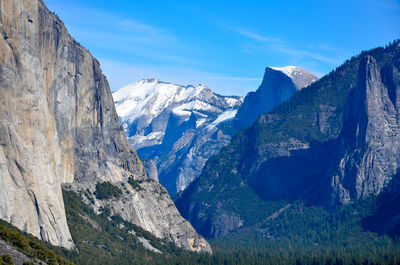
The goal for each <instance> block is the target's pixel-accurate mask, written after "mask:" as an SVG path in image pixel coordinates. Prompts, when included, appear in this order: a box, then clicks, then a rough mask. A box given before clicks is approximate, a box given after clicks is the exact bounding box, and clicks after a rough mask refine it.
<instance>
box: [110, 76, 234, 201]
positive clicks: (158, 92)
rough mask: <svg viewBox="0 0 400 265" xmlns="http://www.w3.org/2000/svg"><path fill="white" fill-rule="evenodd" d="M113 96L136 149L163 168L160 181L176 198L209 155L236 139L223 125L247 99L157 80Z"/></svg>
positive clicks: (137, 83) (151, 80)
mask: <svg viewBox="0 0 400 265" xmlns="http://www.w3.org/2000/svg"><path fill="white" fill-rule="evenodd" d="M113 97H114V100H115V104H116V109H117V112H118V115H119V116H120V119H121V122H122V124H123V127H124V129H125V131H126V134H127V136H128V138H129V140H130V142H131V144H132V146H133V147H134V148H135V149H136V150H137V151H138V154H139V156H140V157H141V158H142V159H146V160H152V161H153V162H154V163H155V164H156V165H157V169H158V177H159V180H160V183H161V184H163V185H164V186H165V187H166V188H167V190H168V191H169V193H170V194H171V196H172V195H174V194H175V193H176V192H177V191H181V190H183V189H185V188H186V186H187V185H188V184H189V183H190V182H192V181H193V180H194V179H195V178H197V177H198V175H199V174H200V173H201V170H202V168H203V166H204V164H205V162H206V161H207V159H208V157H210V156H211V155H213V154H215V153H216V152H218V151H219V150H220V149H221V148H222V147H223V146H224V145H226V144H228V142H229V139H230V137H229V136H228V135H227V134H225V133H223V132H222V131H221V130H219V128H218V125H220V124H221V123H223V122H226V121H228V120H230V119H232V118H233V116H234V115H235V113H236V109H237V108H238V107H239V106H240V104H241V103H242V98H241V97H234V96H232V97H227V96H220V95H217V94H215V93H213V92H212V91H211V90H210V89H209V88H208V87H206V86H203V85H199V86H198V87H194V86H192V85H188V86H180V85H175V84H170V83H165V82H161V81H159V80H157V79H145V80H141V81H138V82H136V83H134V84H131V85H128V86H126V87H123V88H121V89H119V90H117V91H116V92H114V93H113ZM149 169H150V168H149ZM152 172H154V170H152ZM148 173H150V172H148Z"/></svg>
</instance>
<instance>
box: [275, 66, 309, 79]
mask: <svg viewBox="0 0 400 265" xmlns="http://www.w3.org/2000/svg"><path fill="white" fill-rule="evenodd" d="M270 68H271V69H274V70H276V71H280V72H282V73H284V74H285V75H287V76H288V77H290V78H293V77H294V72H295V71H296V70H297V71H299V70H300V71H301V70H302V69H301V68H300V67H297V66H293V65H289V66H284V67H270Z"/></svg>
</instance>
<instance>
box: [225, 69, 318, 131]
mask: <svg viewBox="0 0 400 265" xmlns="http://www.w3.org/2000/svg"><path fill="white" fill-rule="evenodd" d="M317 80H318V78H317V77H316V76H314V75H313V74H311V73H310V72H308V71H306V70H304V69H301V68H299V67H296V66H286V67H282V68H278V67H267V68H266V69H265V74H264V79H263V81H262V83H261V85H260V87H259V88H258V89H257V91H255V92H250V93H248V94H247V96H246V97H245V99H244V102H243V105H242V106H241V107H240V108H239V110H238V112H237V114H236V116H235V119H234V121H233V122H234V126H235V128H236V129H237V130H238V129H241V128H244V127H249V126H250V125H252V124H253V123H254V122H255V121H256V119H257V118H258V117H260V115H261V114H264V113H267V112H268V111H270V110H271V109H273V108H274V107H275V106H277V105H279V104H281V103H282V102H284V101H286V100H288V99H289V98H290V97H291V96H292V95H293V94H294V93H296V92H297V91H299V90H300V89H302V88H303V87H306V86H308V85H310V84H312V83H314V82H315V81H317Z"/></svg>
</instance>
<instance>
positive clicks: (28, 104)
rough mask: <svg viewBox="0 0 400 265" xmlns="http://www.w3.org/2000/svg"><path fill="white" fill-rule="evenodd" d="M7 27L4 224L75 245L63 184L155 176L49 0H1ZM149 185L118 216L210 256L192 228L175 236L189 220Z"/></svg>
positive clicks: (1, 159) (2, 109) (1, 21)
mask: <svg viewBox="0 0 400 265" xmlns="http://www.w3.org/2000/svg"><path fill="white" fill-rule="evenodd" d="M0 30H1V33H2V36H1V38H0V218H2V219H4V220H6V221H8V222H10V223H12V224H13V225H15V226H17V227H18V228H20V229H22V230H24V231H27V232H29V233H32V234H33V235H35V236H37V237H39V238H41V239H43V240H46V241H48V242H50V243H51V244H53V245H59V246H63V247H66V248H72V247H73V246H74V244H73V241H72V238H71V235H70V233H69V230H68V225H67V222H66V218H65V210H64V203H63V198H62V193H61V184H63V183H69V184H70V185H71V186H74V187H75V189H79V188H80V187H86V186H93V185H94V184H95V183H96V182H99V181H110V182H112V183H115V184H116V185H122V184H121V183H125V182H126V181H127V179H128V178H129V177H131V178H134V179H137V180H145V179H147V177H146V174H145V170H144V167H143V165H142V163H141V162H140V160H139V158H138V156H137V154H136V152H135V151H134V150H133V148H132V147H131V146H130V144H129V143H128V141H127V140H126V138H125V135H124V132H123V129H122V126H121V124H120V123H119V119H118V116H117V114H116V111H115V107H114V104H113V98H112V95H111V92H110V89H109V86H108V83H107V80H106V78H105V77H104V76H103V75H102V73H101V70H100V66H99V63H98V61H97V60H96V59H94V58H93V57H92V56H91V54H90V53H89V52H88V51H87V50H86V49H85V48H83V47H82V46H80V45H79V43H77V42H76V41H75V40H74V39H73V38H72V37H71V36H70V35H69V34H68V32H67V30H66V28H65V27H64V25H63V23H62V21H61V20H60V19H59V18H58V17H57V16H56V15H54V14H53V13H51V12H50V11H49V10H48V9H47V7H46V6H45V5H44V3H43V1H42V0H26V1H14V0H4V1H1V3H0ZM147 186H148V188H149V190H148V191H146V190H143V191H141V192H140V193H143V194H142V195H143V196H141V195H139V192H138V193H136V194H135V196H133V195H132V196H130V197H126V198H125V200H124V202H119V201H110V202H109V204H110V205H121V203H122V204H124V208H123V209H120V210H119V211H115V213H118V214H120V215H121V216H123V217H125V218H127V219H129V220H131V221H133V222H136V223H137V224H138V225H140V226H143V227H144V228H145V229H146V228H148V227H152V229H149V230H150V232H152V233H154V234H155V235H157V236H159V237H166V238H170V239H171V240H172V241H174V242H175V243H177V244H178V245H181V246H185V247H186V248H188V249H191V248H196V250H199V251H210V250H211V249H210V247H209V245H208V243H207V242H206V241H205V240H204V239H203V238H201V237H199V236H198V235H197V234H196V232H195V231H194V230H193V228H192V227H191V226H190V224H186V225H185V227H183V226H181V227H180V228H182V230H179V229H180V228H176V229H175V230H168V229H167V227H168V226H169V224H171V223H173V222H175V223H185V220H184V219H183V218H182V217H180V215H179V214H178V213H177V212H176V211H175V212H174V209H175V208H174V207H173V206H171V207H169V208H163V206H165V204H171V205H173V203H172V201H171V199H170V198H169V197H168V196H163V197H159V196H158V195H156V194H153V193H152V191H154V190H155V189H162V187H161V186H160V184H158V183H156V182H154V183H153V182H152V183H151V184H148V185H147ZM147 186H146V187H147ZM140 203H141V205H142V206H141V208H140V211H139V210H138V209H136V208H135V207H136V204H140ZM110 207H111V206H110ZM115 207H117V206H115ZM134 211H137V212H140V213H138V215H146V216H151V215H152V214H153V213H154V214H155V216H157V218H159V219H157V220H155V219H156V218H155V219H145V218H142V219H141V220H140V221H137V219H135V218H133V217H128V214H127V213H128V212H134ZM165 211H170V212H172V214H171V213H169V212H168V213H167V212H165ZM138 218H139V217H138ZM160 223H162V224H163V225H160V226H159V224H160ZM158 229H159V230H158ZM182 234H183V235H185V237H186V238H184V237H180V236H181V235H182ZM180 240H186V241H185V242H181V241H180ZM188 241H190V242H191V241H193V242H194V243H193V244H192V245H190V244H188ZM199 242H200V243H199ZM196 244H197V245H196ZM189 245H190V246H189ZM198 246H199V247H198ZM197 247H198V248H197Z"/></svg>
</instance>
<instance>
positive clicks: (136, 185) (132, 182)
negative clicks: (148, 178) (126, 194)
mask: <svg viewBox="0 0 400 265" xmlns="http://www.w3.org/2000/svg"><path fill="white" fill-rule="evenodd" d="M128 183H129V185H131V186H132V188H133V189H135V190H136V191H141V190H142V189H143V188H142V186H140V182H139V181H137V180H135V179H134V178H132V177H130V178H129V179H128Z"/></svg>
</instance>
